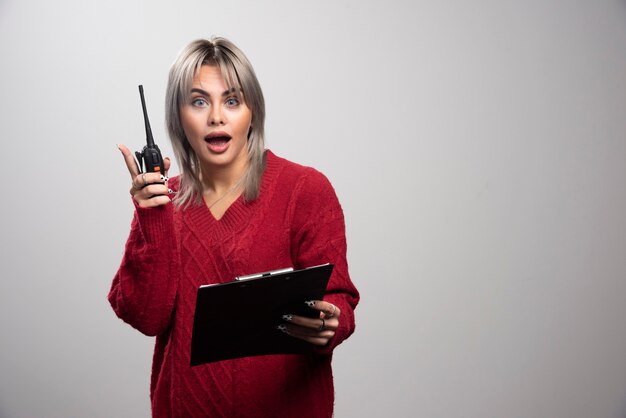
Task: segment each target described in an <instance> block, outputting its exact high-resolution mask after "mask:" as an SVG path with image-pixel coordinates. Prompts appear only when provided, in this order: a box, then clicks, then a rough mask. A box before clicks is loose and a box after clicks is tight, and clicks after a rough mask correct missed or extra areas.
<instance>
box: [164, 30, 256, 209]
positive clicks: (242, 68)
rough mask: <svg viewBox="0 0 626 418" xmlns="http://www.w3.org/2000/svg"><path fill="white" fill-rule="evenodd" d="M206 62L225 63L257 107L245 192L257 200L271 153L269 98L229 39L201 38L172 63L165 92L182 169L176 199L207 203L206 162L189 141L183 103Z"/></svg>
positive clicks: (230, 80)
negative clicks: (202, 166) (268, 144)
mask: <svg viewBox="0 0 626 418" xmlns="http://www.w3.org/2000/svg"><path fill="white" fill-rule="evenodd" d="M203 65H214V66H217V67H219V69H220V71H221V72H222V76H223V77H224V81H225V83H226V86H227V87H228V89H229V90H230V89H232V88H234V89H235V91H239V92H243V100H244V102H245V104H246V105H247V106H248V108H249V109H250V110H251V112H252V123H251V130H250V134H249V136H248V159H249V161H248V166H247V168H246V172H245V173H244V175H243V179H242V184H243V187H244V191H243V197H244V199H245V200H246V201H251V200H254V199H256V198H257V197H258V195H259V189H260V187H261V178H262V176H263V170H264V155H265V137H264V125H265V100H264V99H263V92H262V91H261V86H260V85H259V81H258V80H257V78H256V74H255V73H254V69H253V68H252V65H251V64H250V61H248V59H247V58H246V56H245V55H244V53H243V52H241V50H240V49H239V48H237V47H236V46H235V45H234V44H233V43H232V42H230V41H229V40H227V39H224V38H219V37H213V38H211V39H198V40H195V41H193V42H191V43H190V44H189V45H187V46H186V47H185V48H184V49H183V50H182V51H181V52H180V54H179V55H178V58H176V61H174V63H173V64H172V67H171V68H170V73H169V80H168V83H167V92H166V95H165V124H166V126H167V131H168V133H169V136H170V140H171V141H172V148H173V149H174V155H175V156H176V159H177V161H178V165H179V167H180V170H181V175H180V187H179V190H178V193H177V195H176V197H175V198H174V204H175V205H176V206H178V207H184V206H187V205H188V204H190V203H192V202H195V203H198V204H199V203H201V202H202V192H203V186H202V182H201V180H200V162H199V160H198V156H197V155H196V153H195V152H194V150H193V148H191V145H190V144H189V141H188V140H187V138H186V136H185V132H184V131H183V127H182V123H181V120H180V109H181V106H183V104H184V103H185V102H186V101H187V100H188V98H189V94H190V92H191V86H192V84H193V78H194V76H195V75H196V74H197V73H198V72H199V71H200V68H201V67H202V66H203Z"/></svg>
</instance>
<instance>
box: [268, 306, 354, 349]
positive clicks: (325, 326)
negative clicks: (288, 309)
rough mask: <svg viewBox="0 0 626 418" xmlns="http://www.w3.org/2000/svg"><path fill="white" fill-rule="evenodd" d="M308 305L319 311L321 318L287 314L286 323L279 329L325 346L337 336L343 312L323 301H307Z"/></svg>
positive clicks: (285, 316) (284, 317)
mask: <svg viewBox="0 0 626 418" xmlns="http://www.w3.org/2000/svg"><path fill="white" fill-rule="evenodd" d="M306 304H307V305H308V306H309V307H310V308H311V309H315V310H317V311H319V313H320V314H319V318H307V317H305V316H298V315H291V314H286V315H283V319H284V320H285V322H286V323H285V324H281V325H279V326H278V329H279V330H280V331H282V332H284V333H286V334H288V335H291V336H292V337H295V338H299V339H301V340H304V341H307V342H309V343H311V344H314V345H319V346H325V345H326V344H328V341H330V339H331V338H333V337H334V336H335V331H336V330H337V327H339V316H340V315H341V310H339V308H338V307H337V306H335V305H333V304H332V303H330V302H325V301H323V300H312V301H307V302H306Z"/></svg>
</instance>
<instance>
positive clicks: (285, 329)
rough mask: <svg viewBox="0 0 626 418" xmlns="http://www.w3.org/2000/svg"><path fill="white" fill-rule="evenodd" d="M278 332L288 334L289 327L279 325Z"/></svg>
mask: <svg viewBox="0 0 626 418" xmlns="http://www.w3.org/2000/svg"><path fill="white" fill-rule="evenodd" d="M276 329H277V330H279V331H282V332H284V333H285V334H286V333H287V327H286V326H285V325H279V326H277V327H276Z"/></svg>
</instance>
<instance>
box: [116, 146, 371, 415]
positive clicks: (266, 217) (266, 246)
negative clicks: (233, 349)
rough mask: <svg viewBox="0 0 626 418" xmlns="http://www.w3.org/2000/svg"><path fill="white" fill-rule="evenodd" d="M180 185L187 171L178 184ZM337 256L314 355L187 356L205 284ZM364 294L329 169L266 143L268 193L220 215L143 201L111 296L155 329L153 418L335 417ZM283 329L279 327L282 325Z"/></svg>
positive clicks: (132, 319)
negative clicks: (201, 360)
mask: <svg viewBox="0 0 626 418" xmlns="http://www.w3.org/2000/svg"><path fill="white" fill-rule="evenodd" d="M169 186H170V188H172V189H174V190H176V189H177V187H178V179H177V178H173V179H171V180H170V182H169ZM327 262H329V263H333V264H334V265H335V268H334V270H333V274H332V276H331V279H330V282H329V285H328V289H327V290H328V292H327V295H326V297H325V300H328V301H330V302H331V303H333V304H335V305H337V306H338V307H339V308H340V309H341V317H340V325H339V329H338V330H337V332H336V335H335V337H334V338H333V339H332V340H331V341H330V343H329V344H328V346H326V347H323V348H321V349H318V350H317V354H314V355H307V356H305V355H272V356H257V357H247V358H242V359H236V360H227V361H221V362H217V363H210V364H206V365H201V366H194V367H190V366H189V355H190V346H191V330H192V325H193V313H194V308H195V303H196V292H197V289H198V286H199V285H202V284H207V283H216V282H220V283H221V282H227V281H230V280H232V279H233V278H234V277H235V276H241V275H245V274H251V273H256V272H259V271H268V270H273V269H277V268H282V267H288V266H293V267H294V268H303V267H309V266H314V265H318V264H323V263H327ZM358 299H359V295H358V292H357V290H356V289H355V287H354V285H353V284H352V282H351V280H350V277H349V275H348V266H347V263H346V241H345V227H344V220H343V212H342V210H341V206H340V205H339V202H338V200H337V197H336V195H335V192H334V190H333V188H332V186H331V185H330V183H329V182H328V180H327V179H326V177H324V176H323V175H322V174H321V173H319V172H318V171H315V170H314V169H312V168H307V167H303V166H300V165H297V164H294V163H291V162H289V161H287V160H284V159H282V158H279V157H277V156H275V155H274V154H272V153H271V152H270V151H268V152H267V164H266V169H265V173H264V175H263V180H262V185H261V192H260V195H259V197H258V198H257V199H256V200H255V201H253V202H244V201H243V199H242V198H241V197H240V198H239V199H237V200H236V201H235V202H234V203H233V204H232V205H231V206H230V208H229V209H228V210H227V211H226V213H225V214H224V216H223V217H222V218H221V219H220V220H219V221H218V220H216V219H215V218H214V217H213V215H212V214H211V212H210V211H209V209H208V208H207V207H206V205H204V204H202V205H197V206H193V207H189V208H186V209H184V210H179V209H177V208H176V207H175V206H173V205H172V204H171V203H170V204H167V205H165V206H160V207H157V208H151V209H143V208H139V207H137V208H136V211H135V217H134V220H133V223H132V227H131V232H130V236H129V238H128V241H127V243H126V250H125V254H124V258H123V260H122V264H121V266H120V268H119V271H118V272H117V274H116V275H115V278H114V279H113V285H112V288H111V292H110V293H109V301H110V302H111V305H112V306H113V309H114V310H115V313H116V314H117V315H118V316H119V317H120V318H122V319H123V320H124V321H126V322H128V323H129V324H130V325H132V326H133V327H135V328H137V329H138V330H139V331H141V332H142V333H144V334H146V335H150V336H156V337H157V338H156V345H155V350H154V358H153V366H152V380H151V388H150V398H151V400H152V414H153V416H154V417H227V418H233V417H255V418H260V417H273V418H276V417H294V418H295V417H297V418H305V417H315V418H319V417H330V416H332V411H333V401H334V390H333V380H332V370H331V364H330V363H331V357H332V350H333V348H334V347H336V346H337V345H338V344H339V343H341V342H342V341H343V340H344V339H346V338H347V337H348V336H349V335H350V334H351V333H352V332H353V331H354V308H355V306H356V304H357V302H358ZM276 332H280V331H278V330H277V331H276Z"/></svg>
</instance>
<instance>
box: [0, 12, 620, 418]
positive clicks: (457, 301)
mask: <svg viewBox="0 0 626 418" xmlns="http://www.w3.org/2000/svg"><path fill="white" fill-rule="evenodd" d="M212 34H219V35H223V36H226V37H229V38H230V39H232V40H233V41H234V42H235V43H236V44H238V45H239V46H240V47H241V48H242V49H243V50H244V51H245V52H246V53H247V55H248V56H249V58H250V59H251V61H252V63H253V64H254V66H255V69H256V71H257V74H258V77H259V79H260V81H261V84H262V86H263V88H264V92H265V96H266V99H267V113H268V117H267V138H268V140H267V143H268V147H270V148H271V149H272V150H274V151H275V152H276V153H277V154H279V155H281V156H284V157H287V158H289V159H292V160H294V161H297V162H300V163H302V164H307V165H312V166H315V167H316V168H318V169H320V170H321V171H323V172H324V173H325V174H326V175H327V176H328V177H329V178H330V180H331V181H332V182H333V184H334V186H335V188H336V190H337V193H338V194H339V197H340V200H341V202H342V204H343V207H344V210H345V215H346V219H347V232H348V244H349V261H350V268H351V274H352V277H353V279H354V282H355V283H356V284H357V286H358V287H359V289H360V290H361V292H362V302H361V305H360V306H359V308H358V310H357V322H358V324H357V332H356V334H355V335H354V336H353V337H352V338H351V339H349V340H348V341H347V342H346V343H345V344H344V345H342V346H340V347H339V348H338V349H337V351H336V356H335V360H334V369H335V379H336V391H337V401H336V414H335V415H336V416H337V417H338V418H344V417H381V416H385V417H444V418H456V417H475V418H482V417H512V418H517V417H520V418H522V417H524V418H527V417H528V418H531V417H559V418H561V417H562V418H571V417H574V418H604V417H606V418H609V417H610V418H613V417H615V418H617V417H623V416H624V415H625V414H626V326H625V325H624V324H625V323H626V322H625V319H626V304H625V303H624V299H625V295H626V280H625V279H626V217H625V215H624V214H626V186H625V184H624V180H625V178H626V165H625V164H624V159H625V157H626V3H625V2H624V1H618V0H599V1H582V0H576V1H565V0H553V1H544V0H530V1H524V2H521V1H512V0H478V1H472V2H469V1H461V0H453V1H447V2H441V1H394V0H391V1H356V0H349V1H348V0H339V1H318V2H295V1H276V2H269V1H264V2H256V1H220V2H210V1H178V2H176V3H175V4H174V2H164V1H163V2H149V1H119V0H115V1H108V2H85V1H78V0H77V1H68V0H63V1H54V2H46V1H17V0H15V1H13V0H0V57H1V58H0V59H1V62H2V66H1V69H0V74H1V77H0V140H1V141H2V148H1V150H2V154H1V161H2V167H1V172H2V177H3V182H2V185H3V193H2V194H3V198H2V206H1V207H2V209H1V210H2V212H1V216H0V219H1V237H2V238H1V243H2V248H1V252H0V257H1V259H0V261H1V262H0V277H1V279H0V330H1V331H0V332H1V337H0V341H1V346H0V416H1V417H11V418H13V417H29V418H30V417H148V416H149V400H148V387H149V374H150V365H151V355H152V344H153V340H152V339H151V338H148V337H145V336H143V335H141V334H139V333H138V332H137V331H135V330H133V329H131V328H130V327H129V326H127V325H126V324H124V323H122V322H121V321H120V320H118V319H117V318H116V317H115V315H114V313H113V312H112V310H111V309H110V307H109V305H108V302H107V300H106V295H107V292H108V289H109V286H110V282H111V279H112V277H113V275H114V273H115V271H116V269H117V266H118V264H119V262H120V259H121V256H122V251H123V246H124V242H125V239H126V236H127V233H128V230H129V225H130V220H131V217H132V210H133V208H132V205H131V202H130V200H129V196H128V188H129V184H130V183H129V177H128V174H127V172H126V168H125V166H124V163H123V161H122V158H121V157H120V155H119V152H118V150H117V149H116V143H119V142H122V143H125V144H127V145H128V146H130V147H131V148H134V149H138V148H140V147H141V146H142V144H143V141H144V139H145V134H144V131H143V129H144V128H143V122H142V116H141V108H140V101H139V96H138V92H137V84H139V83H143V84H144V86H145V89H146V96H147V97H146V98H147V105H148V111H149V113H150V117H151V121H152V127H153V131H154V134H155V138H156V140H157V142H158V144H159V145H161V146H162V149H163V150H164V153H165V154H167V155H171V148H170V146H169V143H168V141H167V139H166V135H165V132H164V128H163V101H164V90H165V84H166V76H167V71H168V68H169V65H170V63H171V62H172V61H173V59H174V57H175V56H176V54H177V53H178V51H179V50H180V49H181V48H182V47H183V46H184V45H185V44H186V43H188V42H189V41H191V40H193V39H195V38H197V37H207V36H210V35H212ZM173 171H174V172H175V171H176V169H174V170H173Z"/></svg>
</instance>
